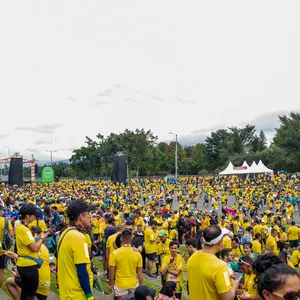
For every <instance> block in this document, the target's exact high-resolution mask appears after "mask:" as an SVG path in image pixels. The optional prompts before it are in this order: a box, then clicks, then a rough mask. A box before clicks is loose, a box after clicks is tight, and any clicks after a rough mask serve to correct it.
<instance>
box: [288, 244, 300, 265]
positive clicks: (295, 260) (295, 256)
mask: <svg viewBox="0 0 300 300" xmlns="http://www.w3.org/2000/svg"><path fill="white" fill-rule="evenodd" d="M289 262H291V263H292V264H293V266H294V267H297V266H299V263H300V247H298V249H296V250H294V251H293V253H292V256H291V258H290V260H289Z"/></svg>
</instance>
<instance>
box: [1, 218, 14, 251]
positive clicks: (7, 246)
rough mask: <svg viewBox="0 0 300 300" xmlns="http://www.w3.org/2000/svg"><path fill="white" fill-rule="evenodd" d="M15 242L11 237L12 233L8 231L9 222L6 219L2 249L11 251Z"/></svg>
mask: <svg viewBox="0 0 300 300" xmlns="http://www.w3.org/2000/svg"><path fill="white" fill-rule="evenodd" d="M13 242H14V241H13V238H12V236H11V235H10V232H9V230H8V220H7V219H5V225H4V231H3V238H2V249H3V250H9V249H10V248H11V246H12V245H13Z"/></svg>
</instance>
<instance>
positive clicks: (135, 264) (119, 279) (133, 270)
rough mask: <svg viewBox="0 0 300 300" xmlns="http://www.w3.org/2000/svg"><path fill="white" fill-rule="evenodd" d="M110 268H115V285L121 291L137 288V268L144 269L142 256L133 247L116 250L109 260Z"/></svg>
mask: <svg viewBox="0 0 300 300" xmlns="http://www.w3.org/2000/svg"><path fill="white" fill-rule="evenodd" d="M109 266H113V267H115V285H116V286H117V287H118V288H121V289H132V288H135V287H136V286H137V278H136V274H137V268H142V266H143V261H142V256H141V254H140V253H139V252H138V251H135V250H133V249H132V248H131V247H129V246H127V247H124V246H122V247H121V248H119V249H116V250H115V251H114V252H113V253H112V254H111V256H110V258H109Z"/></svg>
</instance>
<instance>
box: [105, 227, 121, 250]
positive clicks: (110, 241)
mask: <svg viewBox="0 0 300 300" xmlns="http://www.w3.org/2000/svg"><path fill="white" fill-rule="evenodd" d="M118 234H120V232H116V233H114V234H112V235H111V236H109V237H108V239H107V242H106V249H109V255H111V254H112V253H113V252H114V251H115V250H116V248H115V247H114V242H115V241H116V238H117V236H118Z"/></svg>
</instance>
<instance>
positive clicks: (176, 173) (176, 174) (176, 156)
mask: <svg viewBox="0 0 300 300" xmlns="http://www.w3.org/2000/svg"><path fill="white" fill-rule="evenodd" d="M169 134H173V135H175V138H176V143H175V179H176V182H177V177H178V148H177V133H174V132H169Z"/></svg>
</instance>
